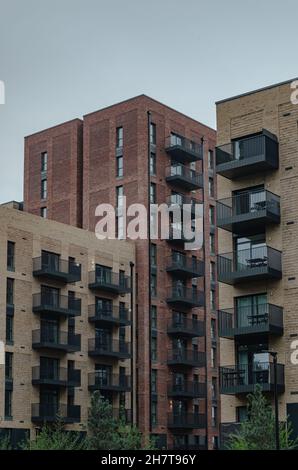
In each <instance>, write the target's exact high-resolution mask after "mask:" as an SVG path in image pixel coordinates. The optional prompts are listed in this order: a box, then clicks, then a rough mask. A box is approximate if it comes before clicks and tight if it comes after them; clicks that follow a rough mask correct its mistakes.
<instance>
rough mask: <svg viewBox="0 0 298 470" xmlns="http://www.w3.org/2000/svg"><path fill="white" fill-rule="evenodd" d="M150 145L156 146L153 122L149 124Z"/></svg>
mask: <svg viewBox="0 0 298 470" xmlns="http://www.w3.org/2000/svg"><path fill="white" fill-rule="evenodd" d="M150 144H153V145H156V125H155V124H154V123H153V122H151V124H150Z"/></svg>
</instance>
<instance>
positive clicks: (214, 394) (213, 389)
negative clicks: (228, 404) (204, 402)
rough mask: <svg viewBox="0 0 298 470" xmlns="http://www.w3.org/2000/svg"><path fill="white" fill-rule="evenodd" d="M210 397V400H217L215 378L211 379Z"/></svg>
mask: <svg viewBox="0 0 298 470" xmlns="http://www.w3.org/2000/svg"><path fill="white" fill-rule="evenodd" d="M211 395H212V400H217V379H216V377H212V382H211Z"/></svg>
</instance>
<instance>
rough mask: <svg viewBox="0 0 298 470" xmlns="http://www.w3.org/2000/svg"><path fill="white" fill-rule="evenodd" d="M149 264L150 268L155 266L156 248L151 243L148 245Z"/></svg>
mask: <svg viewBox="0 0 298 470" xmlns="http://www.w3.org/2000/svg"><path fill="white" fill-rule="evenodd" d="M150 262H151V266H153V267H156V266H157V246H156V245H155V243H151V245H150Z"/></svg>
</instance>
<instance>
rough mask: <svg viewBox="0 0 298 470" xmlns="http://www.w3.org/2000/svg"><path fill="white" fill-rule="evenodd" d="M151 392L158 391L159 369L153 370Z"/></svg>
mask: <svg viewBox="0 0 298 470" xmlns="http://www.w3.org/2000/svg"><path fill="white" fill-rule="evenodd" d="M151 392H152V393H156V392H157V370H156V369H152V370H151Z"/></svg>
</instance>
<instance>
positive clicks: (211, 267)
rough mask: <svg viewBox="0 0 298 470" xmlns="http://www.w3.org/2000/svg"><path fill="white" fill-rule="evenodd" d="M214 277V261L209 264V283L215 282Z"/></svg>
mask: <svg viewBox="0 0 298 470" xmlns="http://www.w3.org/2000/svg"><path fill="white" fill-rule="evenodd" d="M215 278H216V276H215V263H214V261H211V262H210V281H211V282H215V280H216V279H215Z"/></svg>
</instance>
